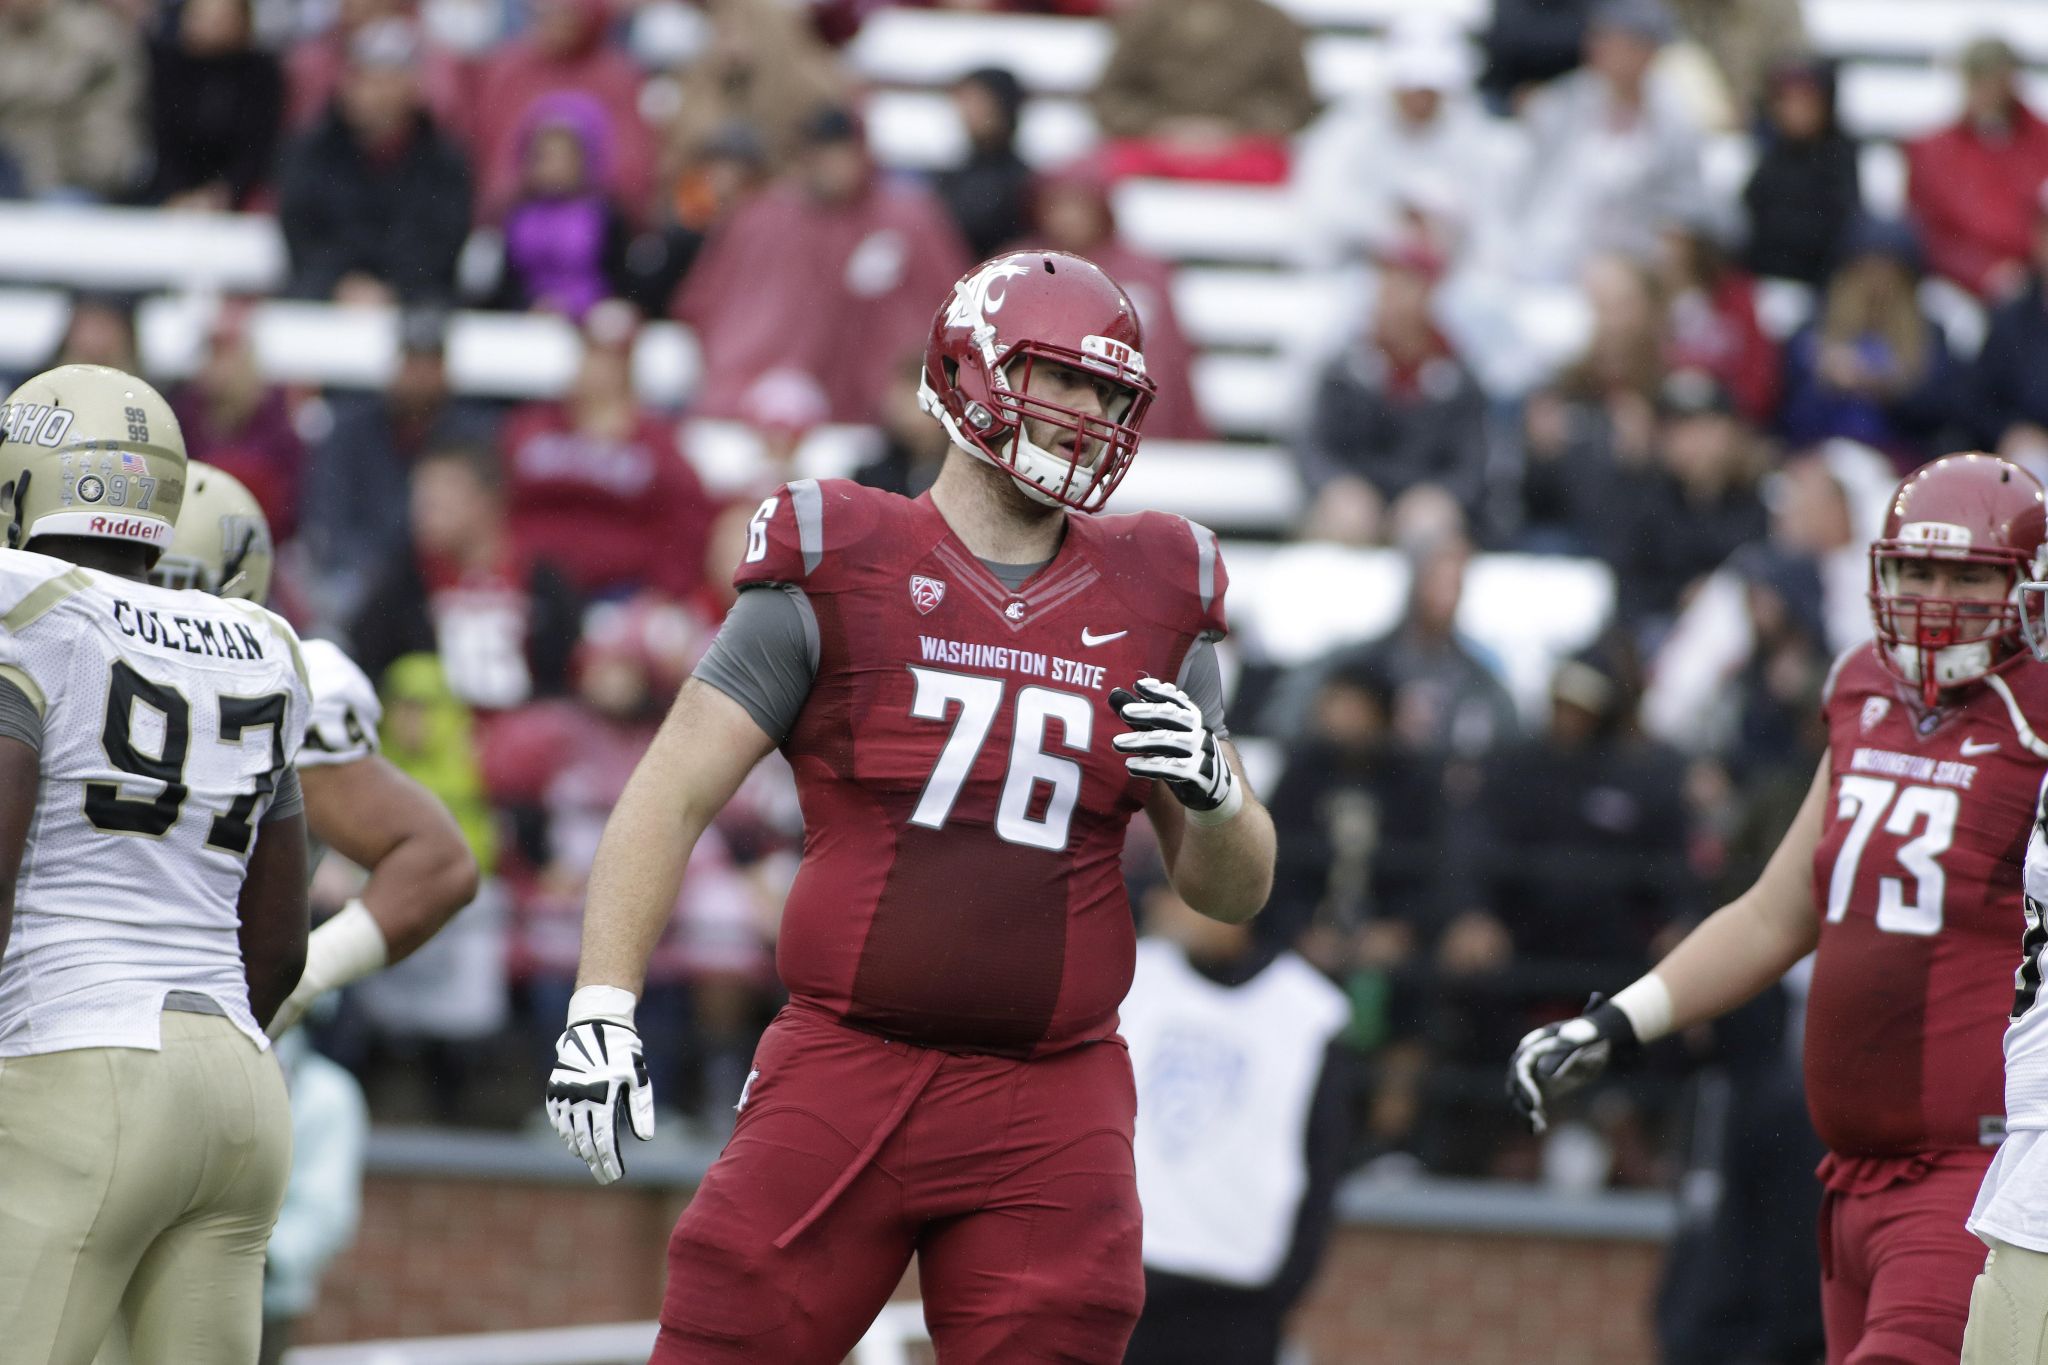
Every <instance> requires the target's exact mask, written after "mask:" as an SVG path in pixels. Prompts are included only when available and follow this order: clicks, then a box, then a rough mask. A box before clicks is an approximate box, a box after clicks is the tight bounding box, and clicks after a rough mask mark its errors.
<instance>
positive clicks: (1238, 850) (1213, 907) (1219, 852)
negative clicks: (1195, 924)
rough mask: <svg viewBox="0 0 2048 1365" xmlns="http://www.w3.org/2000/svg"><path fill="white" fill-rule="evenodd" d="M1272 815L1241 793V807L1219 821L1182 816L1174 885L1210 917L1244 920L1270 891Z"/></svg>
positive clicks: (1173, 879) (1233, 920)
mask: <svg viewBox="0 0 2048 1365" xmlns="http://www.w3.org/2000/svg"><path fill="white" fill-rule="evenodd" d="M1274 847H1275V840H1274V835H1273V817H1272V816H1270V815H1268V814H1267V813H1266V808H1265V807H1264V806H1263V805H1261V804H1259V801H1258V798H1256V797H1254V796H1253V795H1251V793H1250V792H1246V793H1245V798H1244V806H1243V807H1242V808H1241V809H1240V810H1239V811H1238V813H1237V814H1236V815H1234V816H1232V817H1231V818H1230V819H1229V820H1226V821H1224V822H1223V823H1222V824H1220V825H1198V824H1196V823H1195V822H1194V821H1192V820H1188V821H1185V827H1184V830H1183V832H1182V834H1181V840H1180V850H1179V853H1178V856H1176V857H1175V858H1174V861H1173V871H1172V874H1171V880H1172V882H1173V889H1174V892H1175V894H1177V895H1178V896H1179V897H1180V898H1181V899H1182V900H1184V901H1186V902H1187V903H1188V905H1189V906H1190V907H1192V908H1193V909H1194V910H1196V911H1197V912H1199V913H1201V914H1204V915H1207V916H1208V917H1209V918H1210V919H1214V920H1222V921H1224V922H1225V923H1228V924H1242V923H1243V922H1244V921H1246V920H1248V919H1250V918H1251V917H1252V916H1254V915H1256V914H1258V913H1259V910H1260V909H1261V908H1262V907H1263V906H1264V905H1265V904H1266V899H1267V897H1269V896H1271V895H1272V894H1273V859H1274Z"/></svg>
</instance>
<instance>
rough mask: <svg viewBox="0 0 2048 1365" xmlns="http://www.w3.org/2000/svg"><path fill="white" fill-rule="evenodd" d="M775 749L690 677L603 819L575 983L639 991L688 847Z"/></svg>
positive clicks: (734, 708)
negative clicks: (748, 775) (602, 829)
mask: <svg viewBox="0 0 2048 1365" xmlns="http://www.w3.org/2000/svg"><path fill="white" fill-rule="evenodd" d="M774 747H775V741H774V740H773V739H771V738H770V737H769V736H768V735H766V734H764V733H763V732H762V730H761V727H760V726H759V725H757V724H755V723H754V719H753V717H752V716H749V715H748V714H747V712H746V710H745V708H743V707H742V706H741V705H740V704H739V703H738V702H736V701H734V700H733V699H732V698H730V697H728V696H726V695H725V694H724V693H723V692H720V691H719V690H718V689H717V688H715V687H712V686H710V685H708V684H706V683H704V682H702V681H700V680H698V679H695V678H692V679H691V680H690V681H689V682H687V683H685V684H684V685H683V690H682V693H681V694H680V695H679V696H677V698H676V700H675V705H674V706H672V707H670V708H669V713H668V718H667V719H666V720H665V721H663V722H662V726H661V730H660V732H659V733H658V734H656V735H655V738H654V743H653V744H652V745H651V746H650V747H649V748H648V750H647V753H646V754H645V756H643V757H642V758H641V760H640V765H639V766H638V767H637V768H635V769H634V770H633V776H632V779H631V780H630V781H629V782H627V784H626V790H625V794H624V795H622V796H621V797H620V798H619V804H618V805H617V807H615V808H614V809H613V811H612V815H611V819H610V820H608V821H606V822H605V827H604V838H603V839H602V841H600V842H599V844H598V846H597V859H596V861H595V862H593V863H592V864H591V868H590V890H589V893H588V897H587V899H586V901H585V904H584V908H583V954H582V960H581V962H580V963H579V965H578V968H577V972H576V984H577V986H578V987H579V988H580V987H584V986H616V987H618V988H620V989H622V990H626V991H630V992H632V993H633V994H634V995H636V996H637V995H638V994H639V993H640V988H641V985H642V984H643V981H644V979H645V977H646V974H647V959H648V956H649V955H650V954H651V953H652V952H653V951H654V944H655V940H656V939H658V938H660V937H661V930H662V926H663V925H665V924H666V923H668V919H669V916H670V915H671V914H672V913H674V911H675V905H676V894H677V892H678V891H679V890H680V889H681V888H682V884H683V868H684V866H685V865H686V864H688V863H689V861H690V853H691V851H692V850H693V849H695V848H696V847H697V840H698V839H699V838H700V837H701V836H702V835H703V833H704V830H705V827H706V826H708V825H709V824H710V823H711V821H712V819H713V818H714V817H716V816H717V814H718V812H719V811H720V810H722V809H724V807H725V803H726V802H727V801H730V800H731V799H732V794H733V793H734V792H735V791H737V790H739V785H740V783H741V782H743V781H745V780H746V776H747V774H748V773H750V772H752V771H753V769H754V765H755V764H757V763H759V762H760V761H761V760H762V759H764V758H766V757H767V756H768V754H769V751H770V750H772V749H773V748H774Z"/></svg>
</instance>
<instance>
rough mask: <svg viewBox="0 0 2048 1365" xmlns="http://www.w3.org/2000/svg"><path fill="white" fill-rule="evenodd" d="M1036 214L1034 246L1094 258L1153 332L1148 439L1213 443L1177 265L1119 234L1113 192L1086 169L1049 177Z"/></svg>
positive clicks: (1148, 358)
mask: <svg viewBox="0 0 2048 1365" xmlns="http://www.w3.org/2000/svg"><path fill="white" fill-rule="evenodd" d="M1034 209H1035V213H1034V222H1035V226H1036V229H1037V230H1036V232H1035V233H1034V235H1033V238H1032V244H1033V245H1043V246H1049V247H1052V248H1053V249H1054V250H1056V251H1071V252H1073V253H1074V254H1075V255H1076V256H1085V257H1087V258H1088V259H1089V260H1091V261H1093V262H1095V264H1097V265H1099V266H1101V267H1102V268H1103V270H1104V271H1106V272H1107V273H1108V275H1109V277H1110V278H1111V279H1113V280H1115V281H1116V282H1117V283H1118V284H1119V285H1121V286H1122V287H1123V291H1124V292H1125V293H1126V294H1129V295H1130V296H1131V303H1132V305H1133V306H1134V307H1136V308H1137V310H1138V321H1139V322H1140V323H1141V324H1142V325H1143V327H1144V329H1145V372H1146V373H1147V374H1149V375H1150V376H1151V377H1152V382H1153V383H1154V384H1156V385H1158V387H1159V396H1158V397H1156V398H1154V399H1153V400H1152V406H1151V407H1150V408H1148V409H1146V412H1145V434H1146V435H1147V436H1160V437H1167V438H1170V439H1173V440H1182V441H1205V440H1208V439H1209V437H1210V431H1209V423H1208V420H1207V419H1206V418H1205V417H1204V416H1203V415H1202V410H1201V407H1200V405H1199V404H1198V403H1197V402H1196V401H1195V388H1194V374H1193V367H1194V359H1195V356H1194V348H1193V347H1192V346H1190V345H1189V344H1188V339H1187V334H1186V333H1185V332H1183V331H1181V327H1180V316H1179V314H1178V312H1177V311H1176V310H1175V308H1174V306H1173V267H1172V266H1171V265H1169V264H1167V263H1166V262H1165V261H1162V260H1160V259H1159V258H1158V257H1157V256H1153V255H1151V254H1150V253H1148V252H1144V251H1140V250H1138V249H1137V248H1136V247H1133V246H1131V245H1130V244H1129V243H1128V242H1126V241H1125V240H1124V239H1123V238H1122V237H1121V236H1119V235H1118V234H1117V228H1116V213H1115V211H1114V210H1113V209H1112V208H1111V206H1110V201H1109V186H1108V185H1107V184H1105V183H1104V182H1103V180H1102V178H1101V177H1100V176H1099V175H1096V174H1095V173H1093V172H1092V171H1090V170H1089V169H1087V168H1086V167H1078V166H1077V167H1072V168H1069V169H1068V170H1066V171H1063V172H1059V173H1057V174H1053V175H1048V176H1046V177H1044V178H1043V179H1042V180H1041V181H1040V182H1039V186H1038V194H1037V197H1036V200H1035V202H1034Z"/></svg>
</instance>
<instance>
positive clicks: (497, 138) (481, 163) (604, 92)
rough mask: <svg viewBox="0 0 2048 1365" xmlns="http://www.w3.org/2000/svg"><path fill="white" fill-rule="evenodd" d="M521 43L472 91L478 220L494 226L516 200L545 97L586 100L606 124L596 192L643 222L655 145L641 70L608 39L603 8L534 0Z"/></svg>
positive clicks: (591, 0) (491, 60) (493, 60)
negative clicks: (531, 124) (529, 135)
mask: <svg viewBox="0 0 2048 1365" xmlns="http://www.w3.org/2000/svg"><path fill="white" fill-rule="evenodd" d="M531 13H532V23H531V24H530V25H529V26H528V28H527V30H526V32H525V34H524V35H522V36H521V37H518V38H515V39H513V40H512V41H510V42H508V43H506V44H504V45H503V46H501V47H499V48H498V49H496V50H495V51H493V52H492V53H491V55H490V56H489V57H488V58H487V59H486V60H485V62H484V66H483V70H482V71H481V72H480V73H479V74H478V77H477V84H476V103H475V109H476V115H475V121H474V128H475V136H474V140H473V142H472V145H473V146H474V147H475V149H476V163H477V179H478V188H479V191H480V198H479V201H478V202H479V205H480V210H481V214H482V216H484V217H486V218H493V219H495V218H497V217H498V216H499V215H500V214H502V213H503V212H504V210H505V207H506V206H507V205H508V204H510V203H511V202H512V200H513V198H514V197H515V196H516V195H517V194H518V192H519V185H520V181H521V174H520V167H521V160H522V152H523V150H524V145H523V144H524V141H525V138H524V136H523V134H524V130H525V128H526V126H527V121H528V119H529V118H530V117H531V116H532V111H533V108H534V106H535V104H536V103H537V102H538V101H539V100H540V99H541V98H542V97H543V96H545V95H555V94H562V93H568V92H573V93H579V94H582V95H585V96H588V97H589V98H590V100H592V101H593V102H594V104H595V107H596V108H597V109H598V110H600V111H602V116H603V118H604V119H605V120H606V121H608V122H609V124H610V129H609V132H608V134H607V141H608V144H609V153H608V155H607V156H606V158H605V178H604V179H603V180H602V181H601V182H600V185H601V188H602V189H604V190H605V191H606V192H607V193H609V194H610V195H612V196H613V198H614V199H615V201H616V202H618V203H620V204H622V205H624V206H625V209H626V214H627V216H628V217H629V218H631V219H633V220H634V221H635V222H638V221H641V220H642V219H644V218H645V217H646V215H647V207H648V190H649V188H650V187H651V186H652V184H653V175H654V144H653V138H652V136H651V135H650V134H649V133H648V130H647V125H646V124H645V123H644V122H642V121H641V118H640V69H639V68H638V67H637V66H635V65H634V64H633V59H632V58H631V57H629V56H628V55H627V54H626V53H625V51H624V50H623V49H621V48H620V47H618V46H617V45H615V44H614V43H613V42H612V41H611V38H610V36H609V35H608V34H607V32H606V25H607V22H608V20H609V17H610V16H609V11H608V8H607V5H606V0H533V3H532V5H531Z"/></svg>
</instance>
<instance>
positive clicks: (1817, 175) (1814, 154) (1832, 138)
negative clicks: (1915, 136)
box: [1742, 57, 1863, 285]
mask: <svg viewBox="0 0 2048 1365" xmlns="http://www.w3.org/2000/svg"><path fill="white" fill-rule="evenodd" d="M1835 76H1836V69H1835V64H1834V63H1833V62H1830V61H1825V60H1822V59H1821V58H1818V57H1799V58H1791V59H1788V60H1786V61H1784V62H1781V63H1779V64H1778V65H1777V66H1775V67H1773V68H1772V69H1771V74H1770V80H1769V83H1768V85H1767V87H1766V93H1765V97H1764V103H1763V109H1762V120H1761V122H1762V130H1761V132H1760V134H1759V137H1758V148H1757V159H1756V166H1755V167H1754V169H1752V170H1751V171H1750V175H1749V183H1748V184H1747V185H1745V186H1743V190H1742V203H1743V206H1744V208H1746V209H1747V210H1748V212H1749V244H1748V246H1747V247H1746V249H1745V252H1744V260H1745V263H1746V264H1747V265H1748V266H1749V268H1750V269H1751V270H1753V271H1755V272H1756V273H1757V274H1759V275H1769V276H1776V277H1779V278H1782V279H1788V280H1798V281H1800V282H1801V283H1803V284H1811V285H1819V284H1821V283H1822V282H1823V281H1824V280H1825V279H1826V278H1827V273H1828V271H1829V270H1831V269H1833V268H1834V265H1835V262H1836V260H1837V259H1838V257H1839V254H1840V252H1841V247H1842V240H1843V238H1844V237H1845V236H1846V235H1847V233H1848V231H1849V227H1850V225H1851V224H1852V223H1853V222H1854V221H1855V220H1856V216H1857V214H1858V213H1859V212H1860V211H1861V208H1862V204H1863V188H1862V181H1861V173H1860V171H1859V169H1858V164H1857V148H1856V143H1855V140H1854V139H1852V138H1851V137H1850V136H1849V135H1848V134H1847V133H1845V132H1843V131H1842V125H1841V120H1840V118H1839V116H1838V114H1837V112H1836V109H1835Z"/></svg>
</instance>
